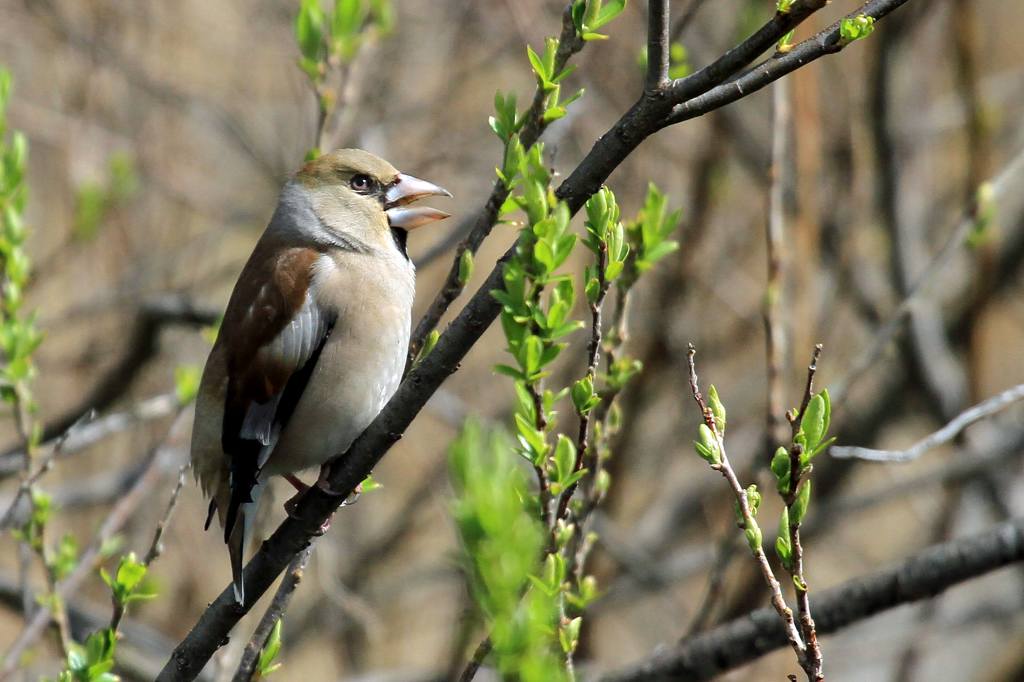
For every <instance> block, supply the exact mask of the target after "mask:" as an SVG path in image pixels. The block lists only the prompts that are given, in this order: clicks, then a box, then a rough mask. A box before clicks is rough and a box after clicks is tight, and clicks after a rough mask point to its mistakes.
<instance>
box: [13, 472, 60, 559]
mask: <svg viewBox="0 0 1024 682" xmlns="http://www.w3.org/2000/svg"><path fill="white" fill-rule="evenodd" d="M29 501H30V502H31V503H32V509H31V510H30V511H29V515H28V518H27V519H26V520H25V523H24V524H23V525H22V526H21V528H16V529H15V530H14V532H13V535H14V538H15V539H16V540H18V541H19V542H24V543H26V544H27V545H28V546H29V547H30V548H31V549H32V551H34V552H36V553H37V554H38V553H41V552H42V551H43V548H44V546H45V545H44V542H45V540H44V531H45V529H46V524H47V523H48V522H49V520H50V515H51V514H52V513H53V498H52V497H51V496H50V494H49V493H46V492H44V491H42V490H40V489H39V488H35V487H33V488H32V489H31V490H30V491H29Z"/></svg>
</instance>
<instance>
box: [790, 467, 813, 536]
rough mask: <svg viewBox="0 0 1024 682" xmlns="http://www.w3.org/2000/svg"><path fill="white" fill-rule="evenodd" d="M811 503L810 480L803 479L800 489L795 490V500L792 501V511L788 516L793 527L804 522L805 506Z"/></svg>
mask: <svg viewBox="0 0 1024 682" xmlns="http://www.w3.org/2000/svg"><path fill="white" fill-rule="evenodd" d="M810 501H811V479H809V478H808V479H804V480H803V481H801V482H800V487H799V488H798V489H797V493H796V499H795V500H793V511H792V514H791V515H790V519H791V521H792V523H793V525H794V526H799V525H800V522H801V521H803V520H804V515H805V514H807V505H808V504H810Z"/></svg>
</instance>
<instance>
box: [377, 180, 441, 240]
mask: <svg viewBox="0 0 1024 682" xmlns="http://www.w3.org/2000/svg"><path fill="white" fill-rule="evenodd" d="M451 195H452V193H451V192H449V191H448V190H446V189H445V188H444V187H438V186H437V185H435V184H434V183H432V182H427V181H426V180H420V179H419V178H414V177H413V176H411V175H406V174H405V173H399V174H398V178H397V179H396V180H395V181H394V182H393V183H391V185H390V186H389V187H388V188H387V190H386V191H385V192H384V209H385V210H384V213H386V214H387V216H388V223H389V224H390V225H391V227H400V228H402V229H404V230H414V229H416V228H417V227H422V226H423V225H426V224H428V223H432V222H434V221H435V220H444V219H445V218H447V217H448V215H449V214H447V213H445V212H444V211H439V210H437V209H436V208H430V207H428V206H422V207H417V208H411V207H409V206H408V204H411V203H413V202H414V201H419V200H420V199H422V198H423V197H429V196H441V197H450V196H451Z"/></svg>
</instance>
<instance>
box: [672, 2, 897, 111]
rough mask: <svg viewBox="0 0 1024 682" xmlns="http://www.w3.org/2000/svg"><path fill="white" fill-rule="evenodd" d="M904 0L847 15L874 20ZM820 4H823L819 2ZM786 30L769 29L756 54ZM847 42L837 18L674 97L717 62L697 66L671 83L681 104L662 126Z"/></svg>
mask: <svg viewBox="0 0 1024 682" xmlns="http://www.w3.org/2000/svg"><path fill="white" fill-rule="evenodd" d="M813 1H814V4H818V3H817V0H813ZM908 1H909V0H871V1H870V2H866V3H864V4H863V5H862V6H861V7H860V8H859V9H857V10H856V11H855V12H851V13H850V14H849V15H847V16H859V15H862V14H863V15H866V16H869V17H872V18H874V19H875V20H876V21H877V20H878V19H881V18H882V17H885V16H886V15H888V14H890V13H891V12H893V11H894V10H896V9H898V8H899V7H901V6H903V5H904V4H906V3H907V2H908ZM796 4H799V3H796ZM796 4H794V10H790V14H792V13H793V12H794V11H795V7H796ZM803 4H807V3H803ZM820 4H821V5H824V4H825V3H824V2H821V3H820ZM812 11H813V10H812ZM776 16H777V15H776ZM804 17H806V15H804ZM774 21H775V20H774V19H773V20H772V22H769V23H768V24H766V25H765V27H764V28H762V29H761V30H760V31H758V32H757V33H756V34H754V36H752V37H751V38H750V39H749V40H748V41H747V43H750V42H753V41H754V40H755V38H758V36H760V34H761V33H762V32H763V31H765V29H766V28H767V27H768V26H771V25H772V23H773V22H774ZM797 23H799V22H797ZM782 25H784V26H790V28H792V27H793V26H796V24H792V25H791V24H790V23H788V22H786V23H783V24H782ZM789 30H790V29H786V30H783V31H782V32H781V33H778V35H775V33H774V32H770V33H769V35H770V36H771V37H772V40H771V41H769V44H768V45H767V46H765V48H763V49H761V50H760V51H759V52H758V53H757V54H760V53H761V52H764V50H765V49H767V47H769V46H770V45H771V43H772V42H774V41H775V40H778V39H779V38H781V37H782V36H783V35H785V34H786V33H787V32H788V31H789ZM744 44H746V43H744ZM758 44H760V43H758ZM848 44H849V43H846V42H843V41H842V40H841V39H840V36H839V22H838V21H837V22H835V23H834V24H832V25H831V26H829V27H828V28H826V29H825V30H823V31H821V32H820V33H818V34H817V35H815V36H814V37H812V38H808V39H807V40H805V41H803V42H801V43H800V44H798V45H796V46H795V47H794V48H793V49H791V50H790V51H789V52H786V53H779V54H776V55H775V56H773V57H771V58H770V59H766V60H765V61H763V62H761V63H760V64H758V65H757V66H755V67H753V68H751V69H749V70H748V71H746V72H744V73H743V74H741V75H740V76H738V77H737V78H735V79H733V80H730V81H727V82H725V79H720V80H718V81H717V82H716V83H715V86H714V87H712V88H711V89H709V90H706V91H703V92H701V93H700V94H699V95H697V96H691V97H690V99H688V100H686V101H682V100H683V99H684V98H683V97H678V96H676V94H677V90H684V91H685V89H684V88H681V87H677V86H681V84H682V83H685V82H686V81H687V80H689V79H691V78H695V77H696V76H698V75H699V74H701V73H703V72H704V71H706V70H708V69H710V68H711V67H713V66H715V64H717V63H718V62H715V64H711V65H710V66H708V67H705V68H704V69H701V70H700V71H698V72H697V73H694V74H692V75H691V76H687V77H686V78H684V79H682V81H674V82H673V84H672V90H671V91H672V94H673V100H674V101H677V102H681V103H680V104H678V106H676V107H675V109H674V110H673V112H672V115H671V116H669V117H668V118H667V119H666V121H665V125H672V124H675V123H680V122H682V121H687V120H689V119H691V118H694V117H696V116H702V115H703V114H706V113H707V112H708V111H712V110H714V109H718V108H720V107H723V106H725V105H726V104H731V103H732V102H735V101H736V100H738V99H740V98H743V97H746V96H748V95H750V94H752V93H754V92H757V91H758V90H760V89H761V88H763V87H764V86H766V85H768V84H769V83H772V82H773V81H776V80H778V79H779V78H782V77H783V76H785V75H786V74H788V73H791V72H793V71H796V70H797V69H799V68H801V67H804V66H807V65H808V64H810V63H811V62H813V61H816V60H818V59H820V58H821V57H824V56H825V55H829V54H836V53H837V52H840V51H842V49H843V48H844V47H846V46H847V45H848ZM736 49H739V48H736ZM757 54H754V55H753V56H752V57H751V60H752V59H753V58H754V57H756V56H757ZM726 56H728V55H726ZM722 59H725V57H722V58H721V59H719V60H718V61H719V62H720V61H722ZM749 63H750V60H748V61H747V62H744V63H743V64H742V65H741V66H739V68H743V67H744V66H746V65H747V64H749ZM709 79H710V77H709Z"/></svg>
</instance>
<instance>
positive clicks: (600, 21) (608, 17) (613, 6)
mask: <svg viewBox="0 0 1024 682" xmlns="http://www.w3.org/2000/svg"><path fill="white" fill-rule="evenodd" d="M625 9H626V0H609V2H608V3H606V4H605V5H604V6H603V7H601V8H600V9H599V10H598V12H597V16H595V17H594V18H593V20H592V21H591V22H590V24H589V28H590V29H592V30H595V31H596V30H597V29H599V28H601V27H602V26H604V25H605V24H607V23H609V22H610V21H612V20H613V19H615V17H617V16H619V15H620V14H622V12H623V10H625Z"/></svg>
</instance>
